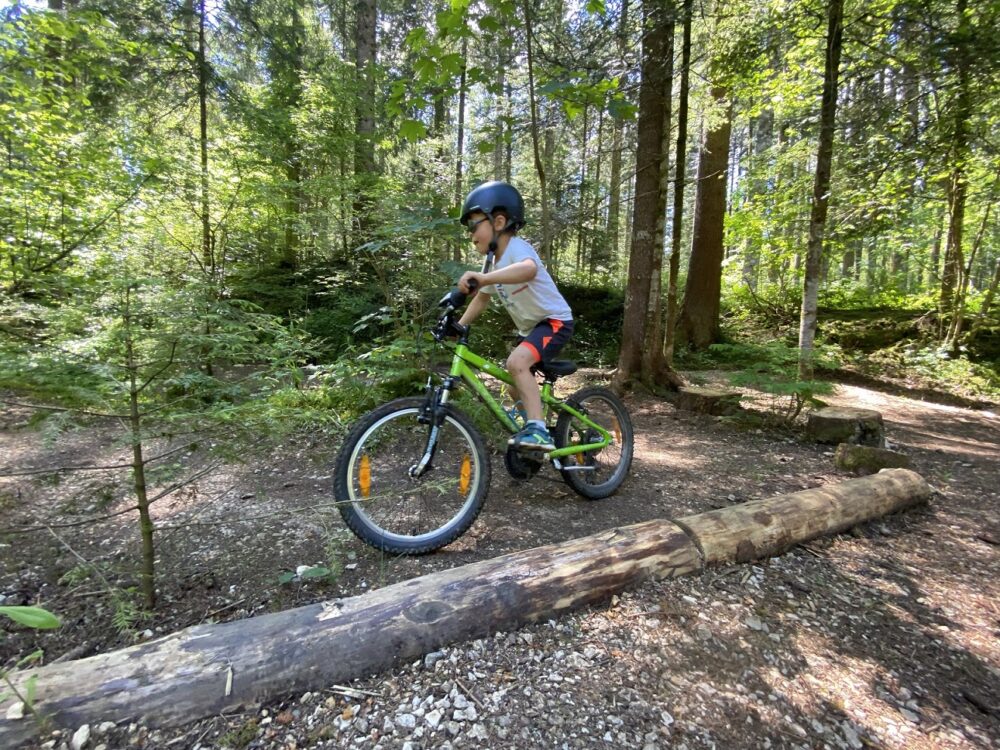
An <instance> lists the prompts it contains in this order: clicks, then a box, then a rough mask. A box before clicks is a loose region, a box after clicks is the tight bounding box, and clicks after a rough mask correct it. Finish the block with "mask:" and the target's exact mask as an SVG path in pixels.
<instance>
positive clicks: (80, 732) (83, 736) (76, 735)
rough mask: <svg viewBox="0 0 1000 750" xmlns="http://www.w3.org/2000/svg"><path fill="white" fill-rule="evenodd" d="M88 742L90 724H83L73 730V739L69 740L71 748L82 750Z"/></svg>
mask: <svg viewBox="0 0 1000 750" xmlns="http://www.w3.org/2000/svg"><path fill="white" fill-rule="evenodd" d="M89 742H90V724H84V725H83V726H82V727H80V728H79V729H77V730H76V731H75V732H73V739H71V740H70V741H69V744H70V747H72V748H73V750H83V748H85V747H86V746H87V744H88V743H89Z"/></svg>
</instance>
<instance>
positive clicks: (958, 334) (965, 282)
mask: <svg viewBox="0 0 1000 750" xmlns="http://www.w3.org/2000/svg"><path fill="white" fill-rule="evenodd" d="M998 186H1000V172H998V173H997V176H996V178H995V179H994V180H993V185H992V187H991V188H990V195H989V198H988V200H987V201H986V207H985V208H984V209H983V220H982V222H981V223H980V225H979V231H978V232H976V239H975V240H973V241H972V248H971V249H970V250H969V262H968V264H967V265H966V267H965V270H964V271H963V272H962V281H961V283H960V284H959V289H958V299H957V300H956V303H955V315H954V316H953V317H952V320H951V328H950V330H949V331H948V338H947V340H946V342H945V345H946V346H948V347H949V348H951V349H952V351H953V353H955V354H957V353H958V350H959V343H960V342H961V339H962V325H963V323H964V321H965V301H966V298H967V297H968V293H969V282H970V280H971V279H972V269H973V266H974V264H975V262H976V258H977V256H978V255H979V248H980V247H981V246H982V244H983V237H984V236H985V234H986V227H987V226H988V225H989V221H990V212H991V211H992V209H993V204H994V202H995V201H996V194H997V187H998Z"/></svg>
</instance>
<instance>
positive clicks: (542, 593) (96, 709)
mask: <svg viewBox="0 0 1000 750" xmlns="http://www.w3.org/2000/svg"><path fill="white" fill-rule="evenodd" d="M700 567H701V559H700V556H699V554H698V550H697V549H696V548H695V546H694V545H693V544H692V543H691V541H690V540H689V539H688V538H687V536H686V535H685V534H684V532H683V531H681V530H680V529H679V528H678V527H677V526H675V525H674V524H672V523H671V522H669V521H648V522H646V523H641V524H636V525H634V526H628V527H624V528H621V529H614V530H611V531H606V532H602V533H600V534H595V535H593V536H589V537H583V538H581V539H575V540H572V541H570V542H567V543H564V544H554V545H549V546H547V547H539V548H536V549H532V550H527V551H524V552H516V553H512V554H509V555H504V556H502V557H498V558H494V559H491V560H485V561H483V562H478V563H472V564H470V565H464V566H461V567H458V568H453V569H451V570H445V571H441V572H439V573H433V574H430V575H426V576H421V577H420V578H414V579H411V580H409V581H404V582H402V583H397V584H394V585H392V586H387V587H385V588H382V589H378V590H376V591H373V592H371V593H368V594H364V595H361V596H356V597H351V598H349V599H343V600H334V601H331V602H325V603H321V604H314V605H309V606H305V607H299V608H297V609H293V610H288V611H285V612H278V613H274V614H268V615H262V616H260V617H253V618H250V619H247V620H238V621H234V622H227V623H223V624H219V625H198V626H195V627H191V628H187V629H185V630H182V631H179V632H177V633H174V634H172V635H169V636H167V637H165V638H160V639H158V640H155V641H150V642H148V643H144V644H142V645H140V646H134V647H131V648H127V649H123V650H120V651H114V652H112V653H109V654H101V655H98V656H93V657H90V658H87V659H81V660H79V661H75V662H68V663H63V664H55V665H52V666H48V667H43V668H40V669H32V670H29V671H26V672H25V673H23V675H22V677H24V678H26V677H27V676H28V675H29V674H37V675H38V684H37V692H36V698H35V708H36V709H37V710H38V711H39V712H41V713H42V714H44V715H46V716H48V717H50V718H51V719H52V720H53V721H54V723H55V724H56V725H57V726H62V727H70V728H76V727H78V726H81V725H82V724H86V723H94V722H98V721H123V720H126V719H130V720H135V719H138V718H143V719H144V720H145V721H146V722H148V724H149V725H151V726H171V725H177V724H182V723H185V722H188V721H193V720H195V719H198V718H201V717H204V716H210V715H213V714H217V713H220V712H223V711H226V710H230V709H233V708H235V707H237V706H239V705H242V704H246V703H252V702H256V701H261V700H264V699H265V698H267V697H269V696H274V695H280V694H283V693H290V692H302V691H304V690H307V689H310V688H311V689H315V688H317V687H318V686H322V685H329V684H333V683H338V682H345V681H348V680H351V679H354V678H356V677H358V676H360V675H366V674H373V673H376V672H378V671H379V670H382V669H385V668H387V667H389V666H390V665H392V664H395V663H399V662H406V661H408V660H412V659H414V658H417V657H419V656H421V655H423V654H425V653H428V652H430V651H434V650H436V649H438V648H441V647H442V646H444V645H446V644H449V643H454V642H456V641H461V640H465V639H470V638H478V637H482V636H484V635H487V634H489V633H491V632H496V631H498V630H507V629H511V628H514V627H516V626H518V625H522V624H524V623H528V622H534V621H538V620H544V619H547V618H549V617H552V616H554V615H558V614H559V613H562V612H566V611H568V610H571V609H575V608H577V607H582V606H584V605H587V604H590V603H593V602H596V601H599V600H601V599H604V598H606V597H608V596H610V595H611V594H612V593H615V592H617V591H620V590H622V589H624V588H627V587H629V586H633V585H635V584H637V583H639V582H641V581H643V580H645V579H647V578H651V577H653V578H665V577H672V576H681V575H685V574H687V573H691V572H694V571H696V570H699V569H700ZM0 709H2V710H0V717H2V716H3V715H4V713H5V712H6V709H7V706H6V705H4V706H2V707H0ZM26 713H27V712H26ZM36 730H37V726H36V725H35V723H34V722H33V721H32V720H31V719H30V717H27V718H25V719H21V720H17V721H10V720H5V719H3V718H0V747H14V746H16V745H17V744H18V743H20V742H24V741H25V740H27V739H28V738H29V737H30V736H31V735H32V734H33V733H34V732H35V731H36Z"/></svg>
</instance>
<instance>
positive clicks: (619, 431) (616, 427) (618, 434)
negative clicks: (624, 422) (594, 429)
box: [611, 417, 622, 443]
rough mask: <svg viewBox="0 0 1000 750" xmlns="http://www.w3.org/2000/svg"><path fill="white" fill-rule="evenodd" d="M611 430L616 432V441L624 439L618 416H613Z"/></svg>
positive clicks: (619, 441)
mask: <svg viewBox="0 0 1000 750" xmlns="http://www.w3.org/2000/svg"><path fill="white" fill-rule="evenodd" d="M611 431H612V432H613V433H615V442H616V443H621V441H622V428H621V425H620V424H618V418H617V417H612V418H611Z"/></svg>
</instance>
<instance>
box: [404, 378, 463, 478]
mask: <svg viewBox="0 0 1000 750" xmlns="http://www.w3.org/2000/svg"><path fill="white" fill-rule="evenodd" d="M454 385H455V379H454V378H452V377H447V378H445V379H444V382H443V383H442V384H441V385H440V386H438V387H437V388H435V387H434V385H433V383H432V382H431V378H430V376H428V377H427V384H426V385H425V386H424V405H423V406H422V407H420V414H419V415H418V416H417V421H418V422H420V423H421V424H426V425H429V426H430V429H429V430H428V431H427V445H426V446H425V447H424V454H423V455H422V456H421V457H420V460H419V461H418V462H417V463H415V464H413V466H411V467H410V470H409V474H410V477H411V478H413V479H418V478H420V477H422V476H423V475H424V474H426V473H427V472H428V471H430V470H431V469H433V468H434V465H433V463H432V462H433V460H434V453H435V451H437V443H438V435H439V434H440V432H441V425H442V424H443V423H444V417H445V413H444V406H445V404H447V403H448V397H449V396H450V395H451V389H452V388H453V387H454Z"/></svg>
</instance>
